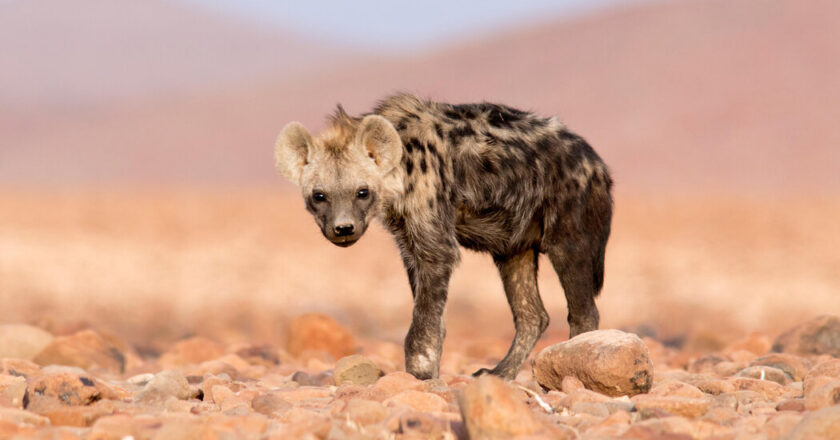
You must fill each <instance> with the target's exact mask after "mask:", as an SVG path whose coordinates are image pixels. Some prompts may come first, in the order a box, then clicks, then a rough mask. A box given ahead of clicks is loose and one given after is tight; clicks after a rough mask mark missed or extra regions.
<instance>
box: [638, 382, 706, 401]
mask: <svg viewBox="0 0 840 440" xmlns="http://www.w3.org/2000/svg"><path fill="white" fill-rule="evenodd" d="M650 394H652V395H656V396H677V397H704V396H705V394H704V393H703V391H700V389H699V388H697V387H695V386H694V385H689V384H687V383H683V382H680V381H678V380H673V379H668V380H664V381H662V382H660V383H657V384H656V385H654V386H653V388H651V389H650Z"/></svg>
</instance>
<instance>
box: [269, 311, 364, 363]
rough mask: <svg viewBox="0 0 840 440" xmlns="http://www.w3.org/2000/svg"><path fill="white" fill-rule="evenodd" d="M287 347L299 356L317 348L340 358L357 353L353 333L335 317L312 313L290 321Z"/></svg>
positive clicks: (291, 352) (294, 354) (290, 351)
mask: <svg viewBox="0 0 840 440" xmlns="http://www.w3.org/2000/svg"><path fill="white" fill-rule="evenodd" d="M286 349H287V350H288V352H289V353H290V354H291V355H292V356H297V357H300V356H301V354H303V352H304V351H308V350H317V351H324V352H327V353H329V354H331V355H332V356H333V357H334V358H335V359H340V358H342V357H344V356H349V355H351V354H353V353H355V352H356V349H357V346H356V340H355V338H353V335H352V334H351V333H350V332H349V331H347V330H346V329H345V328H344V327H342V326H341V325H340V324H339V323H338V322H336V321H335V320H334V319H332V318H331V317H329V316H326V315H321V314H316V313H310V314H305V315H301V316H298V317H296V318H294V319H292V320H291V322H289V327H288V334H287V339H286Z"/></svg>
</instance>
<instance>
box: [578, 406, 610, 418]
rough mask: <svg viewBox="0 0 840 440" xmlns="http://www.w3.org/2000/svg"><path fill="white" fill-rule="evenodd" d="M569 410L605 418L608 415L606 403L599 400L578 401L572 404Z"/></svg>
mask: <svg viewBox="0 0 840 440" xmlns="http://www.w3.org/2000/svg"><path fill="white" fill-rule="evenodd" d="M569 410H570V411H571V412H572V413H573V414H589V415H591V416H595V417H601V418H606V417H608V416H609V415H610V410H609V408H607V405H606V404H604V403H599V402H578V403H576V404H574V405H572V407H571V408H569Z"/></svg>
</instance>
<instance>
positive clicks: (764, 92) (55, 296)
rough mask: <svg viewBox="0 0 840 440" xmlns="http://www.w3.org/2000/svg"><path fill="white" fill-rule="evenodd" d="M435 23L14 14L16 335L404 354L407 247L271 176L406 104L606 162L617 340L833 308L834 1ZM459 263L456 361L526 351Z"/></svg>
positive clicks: (390, 14) (10, 172)
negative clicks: (553, 123) (535, 128)
mask: <svg viewBox="0 0 840 440" xmlns="http://www.w3.org/2000/svg"><path fill="white" fill-rule="evenodd" d="M287 3H288V4H287ZM414 3H416V4H414ZM414 3H413V4H403V2H385V1H376V0H360V1H355V2H349V3H348V2H341V1H338V0H336V1H310V2H272V1H269V0H247V1H245V0H239V1H236V0H63V1H61V2H56V1H49V0H0V304H2V306H0V321H2V322H26V323H33V324H37V325H40V326H42V327H45V328H47V329H49V330H51V331H52V332H54V333H58V334H60V333H64V332H69V331H73V330H75V329H78V328H83V327H86V326H93V327H97V328H100V329H104V330H107V331H111V332H114V333H116V334H119V335H120V336H121V337H123V338H125V339H126V340H128V341H130V342H132V343H133V344H135V345H136V346H138V347H140V348H141V349H145V350H148V351H149V352H154V351H155V350H157V347H159V346H160V344H163V343H166V342H169V341H172V340H174V339H178V338H181V337H184V336H187V335H192V334H202V335H209V336H213V337H216V338H221V339H223V340H228V341H239V340H260V341H266V342H277V341H278V340H282V337H283V332H284V328H285V327H284V326H285V323H286V321H287V320H288V318H289V317H291V316H295V315H297V314H299V313H303V312H308V311H317V312H323V313H327V314H330V315H332V316H334V317H335V318H336V319H338V320H339V321H341V322H342V323H344V324H345V325H347V326H348V327H350V328H351V329H353V330H354V331H355V332H356V333H357V334H358V335H360V336H361V337H363V338H371V339H379V340H386V341H394V342H396V343H399V341H401V339H402V337H403V335H404V333H405V331H406V329H407V326H408V322H409V317H410V308H411V295H410V291H409V288H408V283H407V278H406V275H405V273H404V271H403V269H402V265H401V263H400V259H399V254H398V252H397V249H396V246H395V245H394V244H393V241H392V239H391V238H390V237H389V236H388V235H387V234H386V233H385V232H383V230H382V228H381V227H375V228H373V230H372V231H370V232H368V234H367V235H366V237H365V238H364V239H363V240H362V241H361V242H359V243H358V244H356V245H355V246H353V247H351V248H348V249H339V248H336V247H334V246H332V245H331V244H329V243H328V242H327V241H326V240H324V239H323V238H322V237H321V236H320V233H319V231H318V229H317V227H316V226H315V224H314V222H313V221H312V219H311V218H310V216H309V214H307V213H306V212H305V210H304V206H303V202H302V199H301V197H300V195H299V193H298V191H297V189H296V188H295V187H293V186H292V185H290V184H288V183H286V182H283V181H282V180H281V179H280V178H279V177H278V176H276V175H275V173H274V169H273V157H272V150H273V142H274V139H275V137H276V135H277V133H278V132H279V131H280V129H281V128H282V127H283V125H285V124H286V123H287V122H289V121H292V120H299V121H301V122H303V123H304V124H305V125H306V126H307V127H308V128H309V129H310V130H311V131H317V130H318V129H320V128H322V127H323V122H324V116H325V115H327V114H328V113H330V112H331V111H332V109H333V108H334V107H335V105H336V104H337V103H342V104H343V105H344V107H345V108H346V109H347V110H348V111H349V112H350V113H352V114H358V113H362V112H365V111H368V110H369V109H371V107H372V106H373V105H374V104H375V102H376V101H377V100H378V99H381V98H382V97H384V96H386V95H387V94H389V93H392V92H395V91H409V92H413V93H416V94H419V95H421V96H424V97H428V98H431V99H435V100H442V101H451V102H471V101H481V100H488V101H495V102H502V103H506V104H509V105H512V106H516V107H520V108H523V109H528V110H533V111H536V112H539V113H542V114H546V115H556V116H558V117H559V118H560V119H561V120H563V121H564V122H566V124H567V125H568V126H569V127H570V128H571V129H572V130H575V131H577V132H579V133H580V134H582V135H583V136H584V137H585V138H587V140H588V141H589V142H590V143H591V144H592V145H593V146H594V147H595V148H596V150H597V151H598V152H599V153H600V154H601V156H602V157H603V158H604V159H605V161H606V162H607V163H608V164H609V165H610V167H611V169H612V171H613V174H614V178H615V181H616V193H615V198H616V216H615V220H614V227H613V235H612V238H611V241H610V244H609V246H608V250H607V271H606V284H605V288H604V291H603V293H602V296H601V297H600V299H599V307H600V309H601V316H602V327H605V328H606V327H616V328H624V329H630V330H634V331H637V332H641V333H643V334H646V335H649V336H653V337H656V338H659V339H661V340H664V341H667V342H668V343H670V344H674V345H678V346H684V347H689V348H697V349H705V348H718V347H720V346H723V345H725V344H726V343H727V342H728V341H730V340H731V339H732V338H738V337H741V336H744V335H746V334H748V333H750V332H762V333H763V334H766V335H770V336H775V335H776V334H778V333H779V332H780V331H782V330H783V329H784V328H785V327H787V326H788V325H791V324H794V323H796V322H798V321H800V320H802V319H804V318H806V317H810V316H812V315H817V314H821V313H825V312H829V311H834V312H835V313H836V311H838V310H840V271H838V270H837V268H838V267H840V252H838V249H837V248H838V245H840V227H838V223H840V192H838V190H840V177H838V176H840V130H838V121H840V27H839V26H838V23H840V2H836V1H834V0H809V1H807V2H792V1H785V0H681V1H678V0H671V1H666V0H661V1H643V0H634V1H630V0H625V1H621V0H599V1H586V0H564V1H549V0H527V1H522V2H509V1H503V0H489V1H483V2H451V1H444V0H434V1H430V2H414ZM463 254H464V255H463V262H462V263H461V266H460V268H459V269H458V270H457V272H456V275H455V277H454V279H453V281H452V286H451V291H450V301H449V305H448V308H447V315H446V320H447V326H448V329H449V339H448V342H447V345H448V346H449V347H458V346H459V344H463V343H467V344H470V343H483V342H482V341H503V342H505V341H507V340H508V338H510V337H511V336H512V334H513V324H512V320H511V319H510V315H509V312H508V310H507V304H506V302H505V297H504V294H503V291H502V287H501V282H500V281H499V279H498V277H497V276H496V274H495V269H494V266H493V265H492V263H491V262H490V259H489V257H487V256H484V255H477V254H473V253H469V252H467V251H464V252H463ZM549 267H550V266H549V265H547V264H543V269H544V270H543V271H542V273H541V275H540V288H541V291H542V295H543V298H544V300H545V302H546V304H547V308H548V310H549V312H550V314H551V316H552V318H553V320H552V324H551V326H550V328H549V332H548V337H547V339H548V340H551V339H552V338H553V339H563V338H565V337H566V336H567V335H568V327H567V326H566V322H565V316H566V306H565V300H564V298H563V293H562V288H561V287H560V284H559V282H558V280H557V277H556V276H555V274H554V273H553V272H552V271H551V270H549V269H548V268H549ZM467 317H468V318H467ZM503 342H500V345H503ZM502 354H503V348H501V349H499V356H501V355H502Z"/></svg>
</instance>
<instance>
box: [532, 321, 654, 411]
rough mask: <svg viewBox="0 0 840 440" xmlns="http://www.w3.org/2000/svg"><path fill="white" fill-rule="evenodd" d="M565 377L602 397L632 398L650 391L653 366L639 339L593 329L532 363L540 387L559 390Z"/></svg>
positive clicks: (550, 348)
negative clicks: (627, 396)
mask: <svg viewBox="0 0 840 440" xmlns="http://www.w3.org/2000/svg"><path fill="white" fill-rule="evenodd" d="M566 376H574V377H577V378H578V379H580V381H581V382H583V384H584V386H586V388H588V389H590V390H594V391H597V392H599V393H602V394H606V395H609V396H622V395H631V396H632V395H635V394H639V393H646V392H647V391H648V390H650V387H651V385H652V383H653V363H652V362H651V360H650V355H649V353H648V348H647V346H646V345H645V343H644V342H643V341H642V340H641V339H640V338H639V337H638V336H636V335H634V334H631V333H625V332H622V331H619V330H596V331H592V332H588V333H583V334H580V335H578V336H575V337H574V338H572V339H570V340H568V341H565V342H561V343H559V344H555V345H552V346H550V347H547V348H545V349H544V350H543V351H541V352H540V353H539V354H538V355H537V357H536V359H535V360H534V377H535V378H536V379H537V382H539V384H540V385H542V386H543V387H545V388H549V389H553V390H561V389H562V387H563V378H564V377H566Z"/></svg>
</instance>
